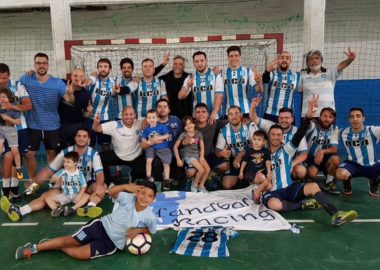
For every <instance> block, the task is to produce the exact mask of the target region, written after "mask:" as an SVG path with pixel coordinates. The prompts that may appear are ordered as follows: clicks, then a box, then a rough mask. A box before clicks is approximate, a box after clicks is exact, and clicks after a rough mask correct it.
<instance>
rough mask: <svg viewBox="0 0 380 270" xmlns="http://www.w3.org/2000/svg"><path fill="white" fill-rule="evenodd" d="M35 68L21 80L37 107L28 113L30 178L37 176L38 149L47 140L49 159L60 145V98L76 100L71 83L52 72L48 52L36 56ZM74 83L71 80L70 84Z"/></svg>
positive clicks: (71, 101) (34, 106) (49, 160)
mask: <svg viewBox="0 0 380 270" xmlns="http://www.w3.org/2000/svg"><path fill="white" fill-rule="evenodd" d="M34 68H35V72H33V73H32V74H30V75H28V74H25V75H23V76H22V77H21V78H20V80H19V81H20V82H21V83H22V84H23V85H24V86H25V88H26V91H27V92H28V94H29V97H30V100H31V101H32V106H33V109H32V110H31V111H29V112H28V113H26V114H25V116H26V123H27V126H28V137H29V151H28V153H27V154H26V156H27V159H28V162H29V165H28V166H29V168H30V169H29V171H28V173H29V174H30V175H29V178H30V179H31V180H33V179H34V178H35V176H36V168H37V164H36V158H35V156H36V151H38V149H39V148H40V143H41V141H43V142H44V145H45V149H46V155H47V162H51V161H52V160H53V158H54V157H55V155H56V150H57V149H58V147H59V128H60V124H59V123H60V121H59V114H58V111H57V108H58V104H59V101H60V99H61V98H62V97H63V98H64V99H65V100H66V102H68V103H70V104H72V103H74V101H75V96H74V93H73V91H74V90H73V89H72V88H71V87H67V89H66V85H65V83H64V82H63V81H62V80H61V79H58V78H55V77H53V76H51V75H49V74H48V73H47V72H48V69H49V57H48V56H47V55H46V54H44V53H37V54H36V55H35V56H34ZM68 85H70V83H69V84H68Z"/></svg>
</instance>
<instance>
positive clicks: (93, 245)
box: [72, 219, 117, 259]
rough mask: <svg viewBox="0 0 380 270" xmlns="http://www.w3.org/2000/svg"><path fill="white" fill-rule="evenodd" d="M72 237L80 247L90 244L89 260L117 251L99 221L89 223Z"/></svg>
mask: <svg viewBox="0 0 380 270" xmlns="http://www.w3.org/2000/svg"><path fill="white" fill-rule="evenodd" d="M72 237H73V238H74V239H75V240H76V241H78V242H79V243H80V244H81V245H87V244H90V249H91V259H95V258H98V257H103V256H108V255H112V254H114V253H115V252H116V251H117V247H116V246H115V244H114V243H113V242H112V240H111V239H110V238H109V236H108V234H107V232H106V230H105V229H104V226H103V223H102V222H101V221H100V219H95V220H92V221H90V222H89V223H87V224H86V225H84V226H83V227H82V228H80V229H79V231H77V232H76V233H74V234H73V235H72Z"/></svg>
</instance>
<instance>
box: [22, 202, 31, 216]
mask: <svg viewBox="0 0 380 270" xmlns="http://www.w3.org/2000/svg"><path fill="white" fill-rule="evenodd" d="M20 212H21V215H23V216H25V215H27V214H29V213H31V212H32V208H30V206H29V204H25V205H24V206H21V207H20Z"/></svg>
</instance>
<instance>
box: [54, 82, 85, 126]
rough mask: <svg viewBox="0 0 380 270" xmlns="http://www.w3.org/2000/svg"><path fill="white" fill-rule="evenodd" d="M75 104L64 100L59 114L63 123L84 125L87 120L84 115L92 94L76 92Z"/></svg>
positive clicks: (61, 102)
mask: <svg viewBox="0 0 380 270" xmlns="http://www.w3.org/2000/svg"><path fill="white" fill-rule="evenodd" d="M74 96H75V102H74V104H69V103H67V102H66V101H65V100H64V99H63V98H62V99H61V101H60V102H59V106H58V113H59V117H60V120H61V123H83V122H84V120H85V118H84V116H83V113H84V112H85V111H86V108H87V105H88V102H89V100H90V99H91V94H90V93H89V92H88V91H86V90H85V89H82V90H80V91H74Z"/></svg>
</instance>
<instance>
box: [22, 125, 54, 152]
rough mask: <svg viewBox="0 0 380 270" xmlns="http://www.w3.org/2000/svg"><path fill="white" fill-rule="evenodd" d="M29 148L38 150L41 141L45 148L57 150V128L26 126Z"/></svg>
mask: <svg viewBox="0 0 380 270" xmlns="http://www.w3.org/2000/svg"><path fill="white" fill-rule="evenodd" d="M28 137H29V150H30V151H38V149H40V144H41V141H43V142H44V145H45V149H46V150H57V149H59V146H60V139H59V129H57V130H39V129H32V128H28Z"/></svg>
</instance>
